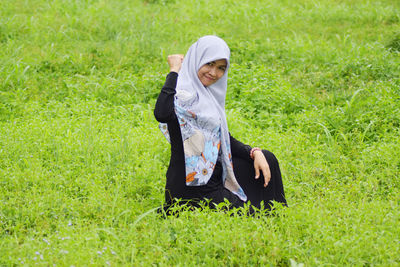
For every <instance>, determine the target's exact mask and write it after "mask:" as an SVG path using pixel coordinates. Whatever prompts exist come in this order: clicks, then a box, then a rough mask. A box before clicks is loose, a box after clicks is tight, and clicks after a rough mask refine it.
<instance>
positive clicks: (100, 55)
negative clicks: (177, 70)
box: [0, 0, 400, 266]
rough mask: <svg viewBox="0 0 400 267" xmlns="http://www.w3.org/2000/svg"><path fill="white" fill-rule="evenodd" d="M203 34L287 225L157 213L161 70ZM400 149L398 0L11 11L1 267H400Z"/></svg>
mask: <svg viewBox="0 0 400 267" xmlns="http://www.w3.org/2000/svg"><path fill="white" fill-rule="evenodd" d="M206 34H216V35H218V36H220V37H222V38H224V39H225V40H226V42H227V43H228V45H229V46H230V47H231V50H232V55H231V61H232V66H231V69H230V74H229V75H230V78H229V88H228V96H227V103H226V109H227V117H228V124H229V127H230V131H231V133H232V135H233V136H235V137H236V138H237V139H239V140H241V141H243V142H245V143H248V144H250V145H252V146H260V147H263V148H266V149H268V150H270V151H273V152H274V153H275V155H276V156H277V158H278V159H279V160H280V164H281V168H282V174H283V179H284V185H285V191H286V196H287V200H288V204H289V208H285V209H282V208H279V207H277V208H276V210H274V211H273V212H274V214H275V216H265V217H261V218H250V217H245V216H229V215H228V214H225V213H222V212H212V211H209V210H204V211H194V212H188V211H182V212H181V215H180V216H179V217H178V218H175V217H172V218H168V219H162V218H160V217H159V216H158V215H157V214H156V213H155V212H154V209H155V208H157V207H158V206H160V205H161V204H162V202H163V191H164V184H165V172H166V168H167V165H168V161H169V153H170V152H169V144H168V143H167V142H166V141H165V138H164V137H163V135H162V134H161V133H160V132H159V130H158V127H157V126H158V125H157V122H156V121H155V119H154V117H153V114H152V112H153V107H154V104H155V99H156V97H157V95H158V93H159V91H160V89H161V86H162V85H163V82H164V79H165V76H166V74H167V73H168V67H167V63H166V56H167V55H168V54H171V53H185V52H186V50H187V48H188V47H189V46H190V44H192V43H193V42H194V41H196V40H197V38H199V37H200V36H202V35H206ZM399 137H400V2H399V1H398V0H376V1H371V0H321V1H312V0H301V1H295V0H285V1H282V0H264V1H261V0H258V1H257V0H244V1H234V0H220V1H211V0H199V1H184V0H147V1H138V0H130V1H128V0H121V1H119V0H81V1H79V0H75V1H74V0H71V1H66V0H64V1H63V0H53V1H45V0H25V1H22V0H2V1H0V201H1V202H0V266H19V265H26V266H28V265H29V266H31V265H39V266H52V265H53V264H54V265H56V266H82V265H91V266H96V265H100V266H102V265H104V266H108V265H110V266H117V265H127V266H149V265H157V266H201V265H203V266H222V265H227V266H248V265H250V266H251V265H253V266H264V265H267V266H268V265H270V266H303V265H304V266H332V265H333V266H345V265H355V266H372V265H373V266H400V227H399V222H400V178H399V177H400V141H399V139H400V138H399Z"/></svg>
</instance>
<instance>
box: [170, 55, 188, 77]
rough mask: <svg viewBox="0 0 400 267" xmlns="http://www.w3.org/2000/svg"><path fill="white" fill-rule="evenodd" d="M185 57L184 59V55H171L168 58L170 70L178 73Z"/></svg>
mask: <svg viewBox="0 0 400 267" xmlns="http://www.w3.org/2000/svg"><path fill="white" fill-rule="evenodd" d="M183 57H184V55H183V54H175V55H169V56H168V65H169V70H170V71H174V72H176V73H178V72H179V70H180V69H181V66H182V62H183Z"/></svg>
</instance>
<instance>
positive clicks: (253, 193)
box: [154, 72, 286, 208]
mask: <svg viewBox="0 0 400 267" xmlns="http://www.w3.org/2000/svg"><path fill="white" fill-rule="evenodd" d="M177 78H178V74H177V73H176V72H170V73H169V74H168V75H167V79H166V82H165V84H164V86H163V88H162V89H161V92H160V95H159V96H158V99H157V102H156V107H155V109H154V116H155V117H156V119H157V121H159V122H163V123H167V125H168V131H169V135H170V141H171V160H170V163H169V167H168V170H167V183H166V186H165V201H166V203H167V204H171V203H172V202H173V201H174V199H184V200H192V202H191V203H194V202H196V201H194V202H193V200H205V199H208V200H210V203H216V204H218V203H221V202H224V199H227V200H229V202H230V203H231V205H232V206H233V207H242V206H243V205H244V202H243V201H242V200H240V199H239V197H237V196H236V195H235V194H233V193H232V192H230V191H229V190H228V189H226V188H225V187H224V186H223V183H222V165H221V162H220V161H219V160H217V163H216V166H215V169H214V172H213V174H212V176H211V178H210V180H209V181H208V183H207V184H206V185H202V186H186V179H185V177H186V174H185V156H184V150H183V142H182V136H181V130H180V127H179V123H178V119H177V116H176V114H175V109H174V96H175V93H176V91H175V88H176V83H177ZM230 142H231V152H232V161H233V170H234V173H235V176H236V179H237V181H238V183H239V184H240V186H241V187H242V189H243V190H244V192H245V194H246V195H247V198H248V200H247V201H250V202H251V204H252V205H253V206H255V207H257V208H259V207H260V203H261V202H262V201H264V202H265V203H266V204H267V203H270V201H271V200H275V201H277V202H281V203H283V204H285V205H286V200H285V194H284V190H283V184H282V177H281V172H280V169H279V163H278V160H277V159H276V157H275V156H274V155H273V154H272V153H271V152H269V151H267V150H263V153H264V155H265V157H266V159H267V162H268V164H269V167H270V170H271V180H270V182H269V183H268V186H267V187H264V186H263V185H264V177H263V176H262V174H261V175H260V177H259V178H258V179H257V180H256V179H255V178H254V177H255V171H254V165H253V160H252V159H251V158H250V150H251V147H250V146H248V145H245V144H243V143H241V142H239V141H238V140H236V139H235V138H233V137H232V136H230ZM266 206H267V205H266Z"/></svg>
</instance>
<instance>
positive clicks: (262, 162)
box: [253, 150, 271, 187]
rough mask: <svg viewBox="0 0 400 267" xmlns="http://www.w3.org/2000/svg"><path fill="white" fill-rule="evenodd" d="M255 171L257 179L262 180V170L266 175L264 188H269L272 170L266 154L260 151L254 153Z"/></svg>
mask: <svg viewBox="0 0 400 267" xmlns="http://www.w3.org/2000/svg"><path fill="white" fill-rule="evenodd" d="M253 155H254V170H255V171H256V177H255V178H256V179H258V178H260V170H261V171H262V173H263V175H264V187H267V185H268V183H269V180H271V170H270V169H269V165H268V162H267V160H266V159H265V156H264V153H262V152H261V151H260V150H257V151H254V154H253Z"/></svg>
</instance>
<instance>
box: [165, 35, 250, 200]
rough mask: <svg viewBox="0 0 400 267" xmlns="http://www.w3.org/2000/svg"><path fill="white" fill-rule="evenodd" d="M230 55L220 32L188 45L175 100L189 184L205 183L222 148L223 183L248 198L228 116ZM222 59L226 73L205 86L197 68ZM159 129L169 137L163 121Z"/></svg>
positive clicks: (237, 193) (244, 198) (232, 190)
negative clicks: (239, 178)
mask: <svg viewBox="0 0 400 267" xmlns="http://www.w3.org/2000/svg"><path fill="white" fill-rule="evenodd" d="M229 57H230V50H229V47H228V45H227V44H226V43H225V41H224V40H222V39H221V38H219V37H217V36H211V35H210V36H204V37H201V38H200V39H199V40H197V42H195V43H194V44H193V45H192V46H191V47H190V48H189V50H188V52H187V54H186V55H185V58H184V60H183V63H182V68H181V70H180V71H179V76H178V82H177V86H176V95H175V101H174V103H175V112H176V115H177V117H178V121H179V124H180V129H181V134H182V141H183V147H184V153H185V166H186V185H188V186H198V185H204V184H206V183H207V182H208V181H209V179H210V177H211V175H212V173H213V170H214V167H215V164H216V161H217V158H218V153H219V150H221V151H220V153H221V163H222V167H223V175H222V179H223V183H224V186H225V187H226V188H227V189H228V190H230V191H231V192H232V193H234V194H236V195H237V196H238V197H239V198H240V199H242V200H243V201H246V199H247V197H246V195H245V194H244V191H243V190H242V188H241V187H240V185H239V184H238V182H237V180H236V178H235V174H234V172H233V164H232V155H231V146H230V138H229V131H228V125H227V123H226V117H225V96H226V90H227V82H228V68H229ZM219 59H225V60H226V62H227V67H226V70H225V73H224V75H223V76H222V77H221V78H220V79H219V80H218V81H217V82H215V83H214V84H212V85H210V86H208V87H205V86H204V85H203V84H202V83H201V81H200V79H199V78H198V75H197V72H198V71H199V69H200V68H201V67H202V66H203V65H205V64H206V63H209V62H211V61H216V60H219ZM160 129H161V131H162V132H163V133H164V135H165V136H166V137H167V139H168V140H169V135H168V131H166V130H165V129H166V127H165V125H164V127H163V125H161V127H160Z"/></svg>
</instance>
